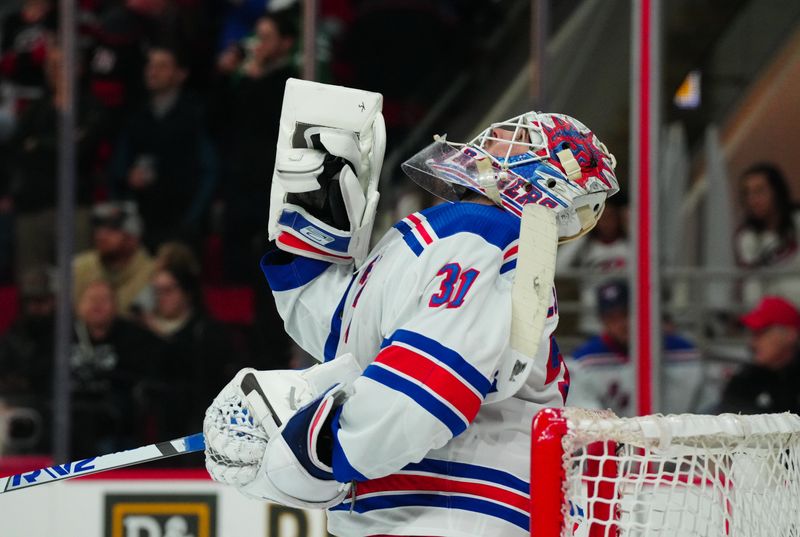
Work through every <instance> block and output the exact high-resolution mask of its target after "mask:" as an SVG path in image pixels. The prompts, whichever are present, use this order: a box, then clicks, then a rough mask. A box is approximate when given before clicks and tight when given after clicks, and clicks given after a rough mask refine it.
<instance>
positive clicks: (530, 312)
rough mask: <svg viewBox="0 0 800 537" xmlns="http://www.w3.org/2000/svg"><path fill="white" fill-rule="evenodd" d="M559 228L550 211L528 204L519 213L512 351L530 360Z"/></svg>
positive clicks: (548, 288)
mask: <svg viewBox="0 0 800 537" xmlns="http://www.w3.org/2000/svg"><path fill="white" fill-rule="evenodd" d="M557 248H558V225H557V224H556V215H555V213H554V212H553V211H552V209H548V208H547V207H543V206H541V205H536V204H534V203H529V204H527V205H525V207H524V208H523V210H522V222H521V223H520V230H519V250H518V252H517V268H516V271H515V274H514V284H513V287H512V299H511V300H512V301H511V348H513V349H514V350H516V351H518V352H521V353H522V354H523V355H525V356H526V357H528V358H529V359H530V360H531V361H532V360H533V358H534V357H535V356H536V351H537V350H538V347H539V344H540V342H541V339H542V330H544V323H545V321H546V320H547V308H548V307H549V306H550V299H551V298H552V297H551V293H552V289H553V280H554V278H555V270H556V249H557Z"/></svg>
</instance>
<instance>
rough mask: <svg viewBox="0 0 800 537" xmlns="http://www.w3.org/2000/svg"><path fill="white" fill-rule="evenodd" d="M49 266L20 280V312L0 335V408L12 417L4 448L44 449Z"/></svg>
mask: <svg viewBox="0 0 800 537" xmlns="http://www.w3.org/2000/svg"><path fill="white" fill-rule="evenodd" d="M53 283H54V281H53V277H52V271H51V269H50V268H49V267H37V268H35V269H31V270H30V271H28V272H27V273H25V274H23V275H22V276H21V278H20V298H21V303H20V306H21V307H20V315H19V317H18V318H17V320H16V322H15V323H14V324H13V325H12V326H11V328H10V329H9V330H8V332H7V333H6V334H5V336H4V337H3V338H2V339H0V407H2V406H3V404H2V403H3V401H4V402H5V404H6V405H7V406H8V407H9V408H10V411H11V413H12V415H14V416H17V418H18V419H15V420H14V421H15V424H14V425H13V426H11V427H10V430H9V433H10V434H9V438H7V439H6V445H5V447H3V446H0V449H5V451H6V452H10V453H15V454H32V453H47V452H49V435H48V433H49V427H47V426H44V424H45V423H46V419H45V417H46V416H49V415H50V414H51V413H52V412H51V411H50V401H49V398H50V392H51V386H52V373H53V352H54V328H55V322H54V319H55V305H56V301H55V289H54V285H53ZM1 410H2V409H0V411H1ZM0 436H1V435H0Z"/></svg>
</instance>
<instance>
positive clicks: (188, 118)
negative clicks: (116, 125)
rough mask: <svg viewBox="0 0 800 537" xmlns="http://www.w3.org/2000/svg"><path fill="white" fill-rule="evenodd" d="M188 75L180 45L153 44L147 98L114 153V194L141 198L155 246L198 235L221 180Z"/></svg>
mask: <svg viewBox="0 0 800 537" xmlns="http://www.w3.org/2000/svg"><path fill="white" fill-rule="evenodd" d="M187 76H188V70H187V69H186V68H185V67H184V65H183V60H182V59H181V56H180V54H178V52H177V51H176V50H174V49H171V48H167V47H153V48H151V49H150V51H149V53H148V60H147V66H146V67H145V76H144V78H145V86H146V87H147V92H148V98H147V102H145V103H142V105H141V106H140V107H139V108H138V109H137V110H135V112H134V114H133V115H132V116H131V118H130V121H129V123H128V125H127V127H126V128H125V129H124V130H123V132H122V133H121V135H120V139H119V141H118V143H117V148H116V153H115V156H114V162H113V167H112V168H113V169H112V195H113V196H114V197H117V198H132V199H133V200H135V201H136V202H137V204H138V207H139V212H140V214H141V215H142V219H143V220H144V224H145V226H144V228H145V233H144V236H143V242H144V244H145V246H147V248H148V249H150V250H151V251H155V250H156V249H157V247H158V245H159V244H161V243H162V242H165V241H167V240H170V239H175V238H182V239H184V240H187V241H190V242H193V241H197V240H198V233H199V231H200V230H201V225H202V224H203V223H204V217H205V215H206V211H207V209H208V206H209V201H210V199H211V196H212V194H213V191H214V185H215V183H216V157H215V151H214V149H213V147H212V145H211V143H210V140H209V138H208V136H207V134H206V125H205V119H204V115H203V113H202V108H201V106H200V103H199V102H198V101H196V100H195V99H194V98H193V97H192V96H191V95H190V94H188V93H187V92H184V91H183V85H184V82H185V80H186V77H187Z"/></svg>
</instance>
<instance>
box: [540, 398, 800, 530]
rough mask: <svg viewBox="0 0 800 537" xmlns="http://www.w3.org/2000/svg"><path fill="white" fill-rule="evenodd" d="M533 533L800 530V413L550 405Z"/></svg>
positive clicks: (543, 426)
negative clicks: (621, 412) (624, 411)
mask: <svg viewBox="0 0 800 537" xmlns="http://www.w3.org/2000/svg"><path fill="white" fill-rule="evenodd" d="M531 534H532V536H533V537H564V536H576V537H616V536H618V535H626V536H628V535H636V536H642V537H644V536H673V535H679V536H681V537H683V536H686V537H701V536H702V537H705V536H712V535H713V536H728V535H730V536H758V537H762V536H764V537H771V536H775V537H777V536H781V537H785V536H795V537H800V417H798V416H797V415H794V414H789V413H786V414H762V415H757V416H743V415H734V414H723V415H720V416H704V415H690V414H683V415H674V416H673V415H670V416H660V415H657V416H643V417H638V418H618V417H616V416H615V415H614V414H613V413H611V412H608V411H590V410H584V409H577V408H567V409H544V410H542V411H540V412H539V413H538V414H537V415H536V417H535V418H534V421H533V436H532V443H531Z"/></svg>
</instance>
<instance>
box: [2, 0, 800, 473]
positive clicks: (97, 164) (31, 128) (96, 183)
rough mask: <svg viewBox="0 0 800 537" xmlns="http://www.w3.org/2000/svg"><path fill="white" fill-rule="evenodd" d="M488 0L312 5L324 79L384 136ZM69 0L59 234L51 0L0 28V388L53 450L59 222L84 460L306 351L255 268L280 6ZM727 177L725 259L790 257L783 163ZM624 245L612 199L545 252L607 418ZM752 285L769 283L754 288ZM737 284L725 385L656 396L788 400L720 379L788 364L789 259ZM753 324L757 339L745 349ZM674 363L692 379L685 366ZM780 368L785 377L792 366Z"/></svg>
mask: <svg viewBox="0 0 800 537" xmlns="http://www.w3.org/2000/svg"><path fill="white" fill-rule="evenodd" d="M496 4H499V3H496V2H480V1H479V0H469V1H467V2H464V1H461V2H455V1H454V0H452V1H449V0H439V1H422V0H416V1H412V0H407V1H405V2H393V1H388V0H386V1H383V0H381V1H379V0H338V1H336V2H324V3H323V4H322V5H321V11H322V13H321V20H322V25H321V31H320V36H319V38H318V39H319V41H320V42H321V43H322V45H323V46H322V50H323V52H325V51H327V54H328V56H327V57H325V55H324V54H323V55H322V56H323V60H322V62H321V65H320V67H321V69H320V71H321V73H322V76H321V78H322V79H323V80H324V81H330V82H336V83H341V84H344V85H350V86H355V87H360V88H364V89H370V90H375V91H380V92H381V93H383V95H384V99H385V102H384V115H385V116H386V121H387V128H388V134H389V144H390V145H391V144H392V143H397V141H398V140H400V139H401V138H402V135H403V134H404V133H405V132H406V131H407V130H408V129H409V127H410V126H411V125H413V124H414V123H415V122H416V121H418V120H419V119H420V118H421V117H422V115H423V113H424V110H425V107H426V106H430V105H431V103H432V102H433V98H432V95H434V94H436V92H440V91H441V88H443V87H446V84H447V82H448V77H449V79H450V80H452V76H451V75H452V72H454V71H455V70H458V69H459V67H460V65H461V64H460V63H459V62H464V63H465V62H467V61H468V59H469V58H471V55H470V53H471V49H470V47H469V45H470V43H472V42H474V41H475V40H474V39H470V38H469V37H468V36H469V34H470V29H472V30H474V29H476V28H477V29H483V28H484V27H485V24H484V23H485V21H486V20H487V19H489V20H491V15H492V11H491V10H492V9H497V7H496ZM77 5H78V8H79V21H80V27H79V36H78V37H79V39H78V43H79V54H78V59H79V65H78V66H77V69H76V72H75V73H76V77H77V88H78V91H77V94H76V102H77V111H78V115H77V120H76V121H77V125H76V129H75V132H74V141H75V143H76V156H77V177H76V180H77V185H76V192H75V194H76V211H75V222H74V229H71V230H57V226H56V202H57V181H56V178H57V176H58V170H57V167H58V117H59V114H60V111H61V110H63V108H64V106H65V100H66V97H67V96H66V94H65V88H64V87H63V82H62V78H61V76H60V75H61V72H62V70H63V68H64V55H63V53H62V51H61V50H60V49H59V45H58V39H57V37H58V19H57V16H56V10H57V2H56V1H55V0H20V1H19V2H18V9H15V10H12V11H10V12H7V13H6V14H5V16H4V17H3V18H2V21H1V22H0V325H3V326H0V328H5V329H6V330H5V333H4V334H2V336H1V337H0V399H1V400H2V401H0V402H2V403H3V404H11V405H13V406H15V407H17V408H24V409H31V410H32V411H33V413H32V414H31V415H38V416H41V417H42V419H41V420H40V421H39V422H36V423H33V424H32V425H31V431H32V432H35V433H36V434H29V435H23V436H25V438H26V439H28V440H26V441H20V442H18V443H17V444H15V446H11V448H9V447H8V446H6V450H7V451H8V450H9V449H11V451H13V450H14V449H16V450H18V451H20V452H46V451H48V450H49V446H50V439H49V434H50V426H51V424H50V423H49V422H48V419H47V416H50V415H52V408H51V405H52V399H51V393H52V363H53V353H54V343H53V339H54V316H55V310H56V301H57V300H58V297H59V296H60V295H59V294H58V293H57V289H55V287H54V280H53V270H52V267H53V266H54V264H55V262H56V258H55V257H56V253H55V252H56V245H57V243H58V241H59V234H60V233H73V234H74V238H75V246H76V256H75V258H74V260H73V271H74V282H73V289H72V293H73V294H72V297H71V300H72V304H73V306H74V312H75V325H74V331H73V344H72V348H71V351H70V355H71V358H70V364H71V370H72V401H73V427H74V428H75V429H76V430H77V429H80V430H81V431H82V434H81V435H80V436H78V435H75V438H74V439H73V446H72V455H73V456H75V457H81V456H90V455H95V454H98V453H102V452H108V451H113V450H117V449H124V448H130V447H134V446H137V445H142V444H146V443H150V442H155V441H159V440H164V439H167V438H172V437H177V436H180V435H184V434H188V433H193V432H196V431H197V430H198V429H199V425H200V423H201V421H202V413H203V411H204V409H205V407H206V406H207V404H208V402H209V401H210V400H211V399H212V397H213V396H214V395H215V394H216V393H217V392H218V390H219V389H220V388H221V387H222V385H223V384H224V383H225V382H226V381H227V379H229V378H230V377H231V376H232V375H233V373H234V372H235V371H236V370H238V369H239V368H240V367H243V366H253V367H258V368H261V369H266V368H278V367H302V366H305V365H308V363H309V362H308V356H307V355H305V354H304V353H303V351H302V350H301V349H299V348H297V347H294V346H292V343H291V342H290V341H289V340H288V338H287V336H286V335H285V333H284V331H283V326H282V322H281V321H280V319H279V318H278V316H277V313H276V311H275V309H274V304H273V302H272V300H271V297H270V295H269V290H268V289H267V287H266V284H265V282H264V281H263V278H262V276H261V274H260V272H259V268H258V260H259V257H260V256H261V254H262V253H263V252H264V251H265V249H266V248H267V246H268V245H267V237H266V227H267V214H268V210H267V209H268V194H267V193H268V191H269V181H270V180H271V174H272V168H273V165H274V150H273V148H274V147H275V144H276V140H277V134H278V132H277V127H278V118H279V116H280V110H281V101H282V95H283V89H284V84H285V81H286V79H287V78H289V77H297V76H299V74H300V66H299V63H298V58H299V57H300V56H301V55H300V53H299V47H300V46H301V45H302V36H301V35H300V33H299V24H298V23H299V18H300V13H299V10H298V5H297V2H296V1H292V0H239V1H232V0H218V1H203V0H80V1H79V2H78V3H77ZM474 33H475V32H473V34H474ZM443 35H447V36H448V37H447V39H442V36H443ZM325 47H327V48H325ZM433 50H435V52H436V53H435V54H433V53H431V51H433ZM442 58H447V61H446V62H445V61H442V60H441V59H442ZM448 69H449V70H450V71H448ZM426 74H428V75H430V76H427V77H424V76H423V75H426ZM437 84H439V85H438V86H437ZM740 186H741V192H742V198H741V207H742V213H743V218H742V225H741V226H740V228H739V229H738V230H737V232H736V234H735V237H734V243H735V253H736V257H737V261H738V263H739V266H740V267H742V268H745V269H761V268H770V267H772V268H783V269H793V268H798V267H800V265H798V263H800V250H799V249H798V233H800V217H798V214H800V213H798V212H797V210H796V209H795V208H794V206H793V205H792V203H791V196H790V194H789V188H788V186H787V182H786V179H785V178H784V177H783V176H782V175H781V173H780V171H779V170H778V168H777V167H775V166H773V165H771V164H758V165H755V166H753V167H752V168H750V169H749V170H747V172H746V173H745V174H744V176H743V177H742V178H741V185H740ZM418 198H419V193H418V192H417V191H410V190H409V191H407V192H406V193H405V194H404V195H403V196H402V197H400V196H398V198H397V199H396V201H395V203H396V207H394V208H392V207H389V208H388V209H387V210H385V211H384V213H385V214H392V215H393V218H391V220H392V221H394V220H395V219H396V218H402V217H403V216H405V215H406V214H407V213H408V212H411V211H412V210H416V209H417V208H418V207H417V206H416V205H417V204H418V203H419V199H418ZM629 259H630V256H629V240H628V235H627V206H626V200H625V199H624V197H623V196H622V195H620V196H618V197H615V198H612V199H611V200H610V202H609V203H608V205H607V208H606V212H605V214H604V216H603V218H602V219H601V221H600V223H599V224H598V226H597V228H596V229H595V230H593V231H592V233H591V234H589V235H588V236H586V237H584V238H583V239H582V240H580V241H576V242H574V243H571V244H569V245H566V246H564V247H562V248H561V249H560V250H559V257H558V263H559V272H561V271H563V270H567V271H569V270H572V271H573V272H576V271H577V272H581V273H583V276H585V277H582V278H581V282H582V284H581V286H580V287H579V288H578V289H576V296H577V298H578V301H579V302H580V304H581V315H580V317H579V318H578V319H577V320H576V321H575V323H573V328H574V329H575V332H576V334H578V335H579V337H581V338H585V343H584V344H582V345H575V346H574V348H569V349H565V350H567V351H568V353H569V355H570V357H571V363H572V364H573V366H574V371H575V374H574V375H573V379H574V381H575V387H574V388H573V392H572V393H573V394H574V395H575V396H576V397H577V398H576V399H574V400H573V401H571V403H572V404H585V405H586V406H600V407H612V408H614V409H615V410H616V411H617V412H618V413H620V414H623V415H630V413H632V412H633V408H632V407H631V405H630V395H629V393H628V392H627V391H626V390H625V389H624V387H625V386H627V385H630V384H631V383H632V382H633V381H632V376H631V375H632V373H631V372H632V364H630V360H629V356H628V342H627V338H628V324H627V323H628V307H627V303H628V302H627V301H628V296H629V293H628V289H627V287H626V286H625V285H624V283H623V282H620V281H619V278H620V276H621V275H624V271H625V270H626V264H627V263H628V260H629ZM765 296H771V297H773V299H769V300H768V301H767V302H766V303H765V302H763V299H764V297H765ZM12 298H13V300H12ZM737 299H741V301H742V304H745V305H746V306H747V307H748V308H750V309H752V310H753V313H751V314H750V315H749V316H748V317H746V318H745V319H744V320H743V322H744V325H745V327H746V328H747V330H748V331H749V332H750V333H752V344H753V348H754V351H755V356H756V363H755V364H754V365H753V366H752V367H753V368H755V369H753V368H749V369H743V370H742V372H741V376H740V377H735V382H734V381H732V382H731V383H730V385H729V386H728V388H727V389H726V390H725V391H724V392H721V391H720V390H721V388H719V389H717V390H716V391H715V394H716V395H718V394H719V393H723V398H722V399H721V401H720V402H719V406H718V407H715V406H714V404H715V403H713V400H714V399H715V398H714V397H713V395H714V394H712V396H709V395H708V394H707V393H700V392H701V391H702V389H700V388H698V390H699V391H698V390H695V391H694V392H693V395H692V396H691V397H690V396H685V397H684V396H677V397H676V398H675V399H674V400H669V399H667V400H668V404H670V405H672V406H671V407H670V408H668V411H697V410H699V409H703V410H713V409H715V408H719V409H725V410H733V411H738V410H741V411H751V410H753V409H769V410H780V409H787V410H790V409H794V408H795V407H791V408H786V405H783V404H778V402H786V401H788V399H787V397H790V396H787V395H786V394H784V393H783V392H781V393H780V394H777V393H772V392H769V393H767V395H763V393H764V392H762V391H759V392H758V393H752V394H751V393H749V392H748V393H747V394H745V395H743V396H739V395H737V394H738V393H739V392H738V391H737V390H740V388H741V389H744V390H745V391H746V390H751V391H752V390H753V389H755V388H753V387H754V386H760V385H766V384H768V382H767V381H769V379H772V378H773V377H774V376H775V375H779V376H780V375H783V374H784V373H786V372H789V373H787V375H790V376H784V377H782V378H787V379H788V378H791V379H793V378H794V376H791V375H794V374H795V373H794V371H795V369H796V367H795V366H794V365H792V364H794V363H795V362H794V360H797V357H796V355H797V349H798V345H800V341H798V336H797V334H798V333H800V321H798V319H800V314H797V311H796V308H797V307H798V305H800V281H798V276H797V275H796V274H795V275H791V274H788V275H787V274H784V275H783V276H781V277H776V278H771V279H769V280H764V279H763V278H760V277H759V278H756V277H754V278H752V279H748V280H746V281H745V282H744V283H743V284H742V286H741V288H740V289H739V295H738V297H737ZM784 299H785V300H784ZM776 300H784V302H785V304H784V303H780V305H776V304H778V302H776ZM16 304H19V308H18V311H17V310H16ZM765 304H766V305H765ZM10 309H14V311H13V314H10V313H9V311H8V310H10ZM565 317H566V315H565ZM764 319H767V320H766V321H765V320H764ZM665 323H666V324H665V326H666V327H667V329H666V330H665V334H666V337H665V348H666V356H667V359H666V366H667V369H668V371H667V377H668V380H667V384H669V382H672V383H673V384H675V385H676V386H677V385H681V387H682V389H683V391H682V392H681V394H683V393H686V390H690V389H694V388H693V387H697V386H696V384H698V383H702V382H703V380H704V379H706V378H707V377H704V376H703V375H705V374H706V373H705V372H698V371H699V370H700V369H702V368H703V365H702V364H701V362H702V360H701V356H700V355H699V353H698V352H697V349H696V348H695V346H694V345H693V344H692V343H691V341H690V340H691V337H689V338H688V339H686V338H684V337H682V336H681V335H680V334H677V333H674V332H673V331H671V329H670V324H669V319H665ZM765 323H766V324H765ZM564 326H565V327H568V326H570V323H569V322H565V323H564ZM773 328H774V330H773ZM778 333H780V335H774V334H778ZM764 334H773V335H774V337H772V336H770V337H764V338H763V339H764V341H766V343H763V342H762V343H758V341H760V340H759V338H760V337H761V336H763V335H764ZM787 334H788V335H787ZM689 336H691V334H689ZM773 341H778V343H782V344H784V347H783V351H781V352H779V353H777V354H776V355H778V354H779V357H778V358H775V359H774V360H771V358H769V356H772V355H769V356H768V357H767V358H763V356H767V355H768V352H767V351H762V350H760V349H762V348H763V347H769V345H770V344H771V342H773ZM759 356H762V358H759ZM787 357H788V358H787ZM776 364H777V365H776ZM614 368H616V369H614ZM759 368H760V369H759ZM669 371H672V373H669ZM670 375H671V376H670ZM687 377H691V379H692V382H683V379H684V378H687ZM670 379H671V380H670ZM753 379H755V380H753ZM765 379H766V380H765ZM695 381H696V382H695ZM787 382H788V381H787ZM759 383H761V384H759ZM784 384H785V390H784V391H785V392H786V393H795V392H794V391H792V390H795V389H794V388H793V386H794V384H791V385H790V384H787V383H784ZM784 384H781V386H784ZM579 386H581V387H579ZM703 387H705V388H708V387H709V386H708V385H707V384H706V385H704V386H703ZM701 388H702V387H701ZM667 389H669V387H667ZM781 389H783V388H781ZM677 393H678V392H675V394H677ZM698 393H699V395H697V394H698ZM744 400H746V401H747V404H745V403H743V402H742V401H744ZM796 403H797V398H796V397H795V398H794V403H793V404H796ZM737 409H738V410H737ZM33 421H36V420H33ZM31 438H34V439H35V441H34V442H30V441H29V440H30V439H31ZM2 449H3V448H2V445H0V456H1V455H3V452H2Z"/></svg>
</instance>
